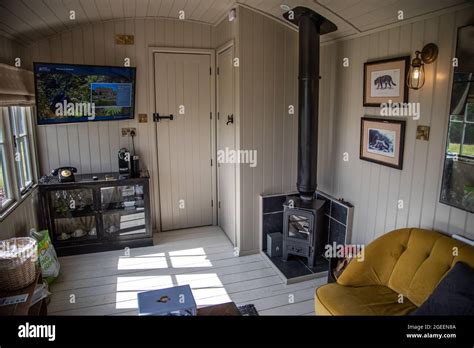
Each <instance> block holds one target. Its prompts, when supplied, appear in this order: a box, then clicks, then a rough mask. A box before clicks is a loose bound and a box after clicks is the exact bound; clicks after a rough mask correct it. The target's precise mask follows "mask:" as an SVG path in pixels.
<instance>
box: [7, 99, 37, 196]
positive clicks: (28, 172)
mask: <svg viewBox="0 0 474 348" xmlns="http://www.w3.org/2000/svg"><path fill="white" fill-rule="evenodd" d="M26 109H27V108H26V107H20V106H13V107H11V108H10V124H11V128H12V134H13V151H14V154H13V156H14V157H13V158H14V160H15V164H16V174H17V180H18V187H19V189H20V193H22V194H23V193H25V192H26V191H27V190H28V189H29V188H31V186H32V185H33V170H32V161H31V148H30V130H29V120H28V118H27V110H26Z"/></svg>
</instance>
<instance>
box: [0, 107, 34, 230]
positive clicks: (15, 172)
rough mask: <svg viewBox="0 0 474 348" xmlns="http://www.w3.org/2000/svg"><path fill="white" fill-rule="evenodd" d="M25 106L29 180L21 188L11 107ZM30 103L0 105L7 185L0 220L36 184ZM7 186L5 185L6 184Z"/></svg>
mask: <svg viewBox="0 0 474 348" xmlns="http://www.w3.org/2000/svg"><path fill="white" fill-rule="evenodd" d="M14 107H24V108H25V121H26V122H25V127H26V129H25V132H26V134H25V136H26V138H27V141H26V143H27V147H28V156H29V168H30V174H31V182H28V183H27V185H26V186H25V187H24V188H21V187H20V186H21V184H20V173H19V166H18V163H17V162H16V161H15V153H16V147H15V135H14V128H13V121H12V120H13V116H12V115H13V108H14ZM34 112H35V110H34V106H32V105H18V104H17V105H9V106H0V127H1V129H2V131H3V140H2V145H1V146H3V150H4V163H5V165H6V168H4V169H5V173H6V176H5V177H6V178H7V183H6V185H8V194H9V199H8V200H7V201H6V203H3V204H2V205H1V206H0V222H1V221H3V220H4V219H5V218H6V217H7V216H8V215H9V214H10V213H11V212H12V211H13V210H14V209H15V207H16V206H18V205H19V204H21V203H22V202H23V201H24V200H25V199H26V198H27V197H28V196H29V195H30V193H31V192H32V191H33V190H34V189H35V188H36V187H37V185H38V177H39V176H38V154H37V150H36V132H35V128H34V122H33V115H34ZM6 187H7V186H6Z"/></svg>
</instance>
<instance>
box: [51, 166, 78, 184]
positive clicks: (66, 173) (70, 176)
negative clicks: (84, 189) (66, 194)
mask: <svg viewBox="0 0 474 348" xmlns="http://www.w3.org/2000/svg"><path fill="white" fill-rule="evenodd" d="M74 173H77V168H75V167H59V168H56V169H55V170H53V171H52V172H51V175H53V176H57V177H58V179H59V182H74Z"/></svg>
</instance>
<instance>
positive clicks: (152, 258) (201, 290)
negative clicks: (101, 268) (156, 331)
mask: <svg viewBox="0 0 474 348" xmlns="http://www.w3.org/2000/svg"><path fill="white" fill-rule="evenodd" d="M212 266H213V265H212V263H211V261H210V260H208V256H207V255H206V252H205V250H204V249H203V248H191V249H185V250H175V251H170V252H167V253H153V254H148V255H140V256H137V257H125V256H124V257H120V258H119V260H118V265H117V269H118V270H149V269H167V268H202V269H203V270H205V269H208V268H210V267H212ZM179 285H189V286H190V287H191V290H192V292H193V296H194V299H195V301H196V305H197V306H198V307H202V306H208V305H213V304H219V303H225V302H230V301H231V299H230V297H229V295H228V294H227V291H226V289H225V287H224V285H223V284H222V282H221V280H220V279H219V276H218V275H217V274H216V273H192V274H186V273H185V274H174V275H156V276H153V275H152V276H120V277H117V292H116V301H115V302H116V309H137V308H138V303H137V294H138V293H140V292H142V291H149V290H157V289H163V288H170V287H173V286H179Z"/></svg>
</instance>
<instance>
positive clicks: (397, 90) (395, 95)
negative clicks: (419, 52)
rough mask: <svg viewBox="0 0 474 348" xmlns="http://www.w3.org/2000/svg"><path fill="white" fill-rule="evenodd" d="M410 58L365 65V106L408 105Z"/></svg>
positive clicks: (384, 60) (391, 59)
mask: <svg viewBox="0 0 474 348" xmlns="http://www.w3.org/2000/svg"><path fill="white" fill-rule="evenodd" d="M409 67H410V56H405V57H398V58H390V59H383V60H377V61H373V62H367V63H365V64H364V101H363V103H364V106H380V104H382V103H389V101H391V103H407V102H408V87H407V86H406V83H405V81H406V79H407V74H408V69H409Z"/></svg>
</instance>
